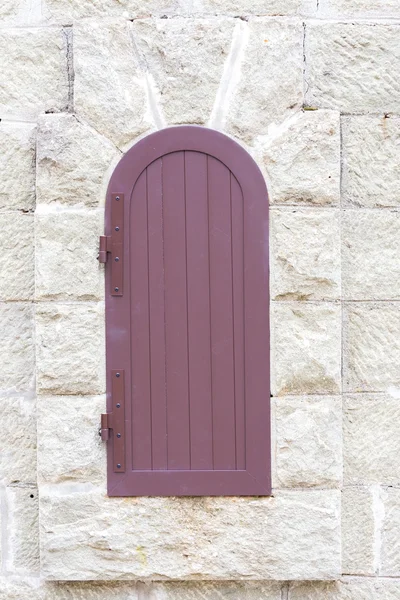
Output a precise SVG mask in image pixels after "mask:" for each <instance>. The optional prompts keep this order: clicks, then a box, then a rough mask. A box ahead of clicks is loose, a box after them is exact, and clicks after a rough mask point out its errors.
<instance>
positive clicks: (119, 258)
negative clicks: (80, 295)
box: [98, 194, 124, 296]
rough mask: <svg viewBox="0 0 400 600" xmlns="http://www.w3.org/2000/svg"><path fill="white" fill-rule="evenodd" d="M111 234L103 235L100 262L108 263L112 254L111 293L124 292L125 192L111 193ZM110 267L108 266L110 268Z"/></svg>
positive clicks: (118, 293)
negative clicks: (109, 255)
mask: <svg viewBox="0 0 400 600" xmlns="http://www.w3.org/2000/svg"><path fill="white" fill-rule="evenodd" d="M110 210H111V235H101V236H100V244H99V256H98V259H99V262H101V263H106V262H107V258H108V254H111V265H110V267H111V290H110V291H111V295H112V296H122V294H123V275H124V269H123V263H124V194H111V209H110ZM108 268H109V267H107V269H108Z"/></svg>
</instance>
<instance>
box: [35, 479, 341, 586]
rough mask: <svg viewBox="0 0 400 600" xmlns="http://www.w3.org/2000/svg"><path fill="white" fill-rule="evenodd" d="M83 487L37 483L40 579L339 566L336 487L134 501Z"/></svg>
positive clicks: (317, 575)
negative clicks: (246, 495)
mask: <svg viewBox="0 0 400 600" xmlns="http://www.w3.org/2000/svg"><path fill="white" fill-rule="evenodd" d="M91 487H92V486H90V484H87V486H86V488H87V489H88V491H85V487H83V488H82V486H81V485H78V486H77V488H76V492H75V493H73V488H72V487H71V488H70V490H69V491H68V489H64V490H63V488H60V490H58V488H57V486H42V488H41V496H40V498H41V509H40V510H41V513H40V515H41V516H40V523H41V543H42V547H41V560H42V574H43V575H44V576H45V577H46V578H49V579H61V580H71V579H92V580H95V579H100V580H101V579H102V580H109V579H156V580H157V579H163V578H170V579H198V577H199V573H201V575H202V578H203V579H211V580H215V579H228V580H235V579H239V578H246V579H257V580H259V579H288V578H289V579H305V578H307V579H333V578H336V577H337V576H338V574H339V572H340V533H339V521H340V516H339V512H340V511H339V504H340V498H339V493H338V492H337V491H335V490H332V491H329V490H325V491H309V492H307V491H298V492H279V493H277V494H276V497H272V498H136V499H134V500H133V499H126V498H124V499H116V498H113V499H109V498H107V497H106V496H105V495H104V492H102V490H98V489H92V490H91ZM171 523H174V527H171Z"/></svg>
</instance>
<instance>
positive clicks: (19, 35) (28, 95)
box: [0, 27, 69, 120]
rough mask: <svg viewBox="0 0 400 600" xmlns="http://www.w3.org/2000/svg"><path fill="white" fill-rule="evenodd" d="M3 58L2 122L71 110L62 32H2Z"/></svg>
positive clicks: (0, 49)
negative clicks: (11, 118)
mask: <svg viewBox="0 0 400 600" xmlns="http://www.w3.org/2000/svg"><path fill="white" fill-rule="evenodd" d="M0 56H1V64H0V78H1V80H2V82H3V83H2V87H1V89H0V118H7V117H8V116H11V117H13V118H18V119H21V120H23V119H26V118H30V119H35V118H36V117H37V116H38V115H39V114H40V113H42V112H59V111H65V110H67V109H68V102H69V100H68V73H67V50H66V39H65V36H64V34H63V31H62V29H60V28H53V27H42V28H40V27H38V28H36V27H32V28H26V29H25V28H20V29H1V30H0Z"/></svg>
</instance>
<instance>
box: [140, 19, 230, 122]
mask: <svg viewBox="0 0 400 600" xmlns="http://www.w3.org/2000/svg"><path fill="white" fill-rule="evenodd" d="M234 25H235V21H234V20H233V19H226V18H220V19H193V20H192V19H191V20H188V19H172V20H168V19H162V20H159V19H157V20H156V19H146V20H138V21H135V22H134V23H133V35H134V41H135V43H136V45H137V49H138V52H139V55H140V60H141V62H142V63H143V67H144V68H145V70H146V71H148V77H149V78H150V83H151V79H152V78H154V82H155V86H156V89H157V97H158V101H159V104H160V107H161V110H162V113H163V115H164V116H165V119H166V121H167V123H168V124H171V123H199V124H205V122H206V121H207V119H208V118H209V117H210V114H211V110H212V108H213V105H214V102H215V97H216V94H217V90H218V87H219V84H220V80H221V77H222V73H223V68H224V63H225V61H226V59H227V56H228V53H229V50H230V46H231V42H232V33H233V28H234Z"/></svg>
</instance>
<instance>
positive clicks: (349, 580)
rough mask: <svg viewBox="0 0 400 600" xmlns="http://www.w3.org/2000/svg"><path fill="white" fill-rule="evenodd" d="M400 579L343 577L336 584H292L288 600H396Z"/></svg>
mask: <svg viewBox="0 0 400 600" xmlns="http://www.w3.org/2000/svg"><path fill="white" fill-rule="evenodd" d="M399 595H400V579H378V578H366V577H362V578H361V577H360V578H357V577H344V578H343V580H342V581H340V582H337V583H319V582H318V583H309V582H307V583H300V584H297V583H293V584H291V585H290V587H289V600H397V599H398V598H399Z"/></svg>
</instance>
